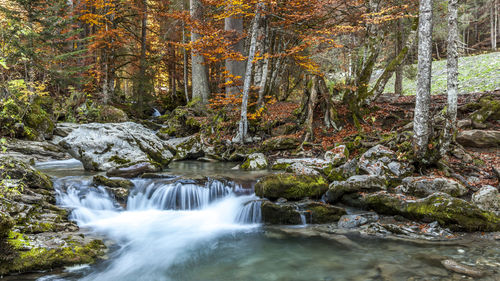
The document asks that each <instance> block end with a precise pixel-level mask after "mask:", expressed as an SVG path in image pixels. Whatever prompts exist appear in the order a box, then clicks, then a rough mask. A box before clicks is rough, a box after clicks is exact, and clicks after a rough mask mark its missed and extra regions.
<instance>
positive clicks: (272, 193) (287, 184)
mask: <svg viewBox="0 0 500 281" xmlns="http://www.w3.org/2000/svg"><path fill="white" fill-rule="evenodd" d="M327 189H328V184H327V182H326V180H325V179H324V178H323V177H322V176H313V175H295V174H287V173H284V174H272V175H268V176H266V177H264V178H263V179H261V180H260V181H259V182H258V183H257V184H256V185H255V193H256V194H257V196H260V197H265V198H268V199H278V198H280V197H283V198H286V199H288V200H300V199H303V198H305V197H310V198H320V197H321V196H322V195H323V194H324V193H325V192H326V191H327Z"/></svg>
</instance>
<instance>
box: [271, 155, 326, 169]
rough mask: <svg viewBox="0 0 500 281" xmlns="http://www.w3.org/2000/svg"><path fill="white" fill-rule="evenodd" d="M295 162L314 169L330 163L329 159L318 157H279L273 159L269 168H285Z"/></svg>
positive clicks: (322, 167)
mask: <svg viewBox="0 0 500 281" xmlns="http://www.w3.org/2000/svg"><path fill="white" fill-rule="evenodd" d="M296 163H297V164H301V165H303V166H306V167H309V168H312V169H316V170H322V169H324V168H325V167H327V166H328V165H329V164H330V162H329V161H327V160H323V159H319V158H292V159H288V158H279V159H276V161H274V163H273V165H272V167H271V168H272V169H273V170H286V169H287V168H288V167H289V166H291V165H292V164H296Z"/></svg>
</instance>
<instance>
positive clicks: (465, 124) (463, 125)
mask: <svg viewBox="0 0 500 281" xmlns="http://www.w3.org/2000/svg"><path fill="white" fill-rule="evenodd" d="M470 126H472V120H470V119H463V120H458V121H457V128H459V129H464V128H469V127H470Z"/></svg>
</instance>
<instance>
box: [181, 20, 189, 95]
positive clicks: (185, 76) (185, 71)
mask: <svg viewBox="0 0 500 281" xmlns="http://www.w3.org/2000/svg"><path fill="white" fill-rule="evenodd" d="M186 42H187V41H186V28H185V27H184V22H182V43H183V44H186ZM182 55H183V61H184V63H183V65H182V71H183V83H184V94H185V95H186V103H189V91H188V55H187V51H186V48H182Z"/></svg>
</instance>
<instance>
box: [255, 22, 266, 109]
mask: <svg viewBox="0 0 500 281" xmlns="http://www.w3.org/2000/svg"><path fill="white" fill-rule="evenodd" d="M263 36H264V37H263V38H262V39H261V40H262V41H264V42H265V43H264V49H263V51H262V54H263V53H264V52H265V50H266V49H267V48H268V47H269V25H266V29H265V32H264V34H263ZM261 71H262V74H261V78H260V79H261V80H260V84H259V98H258V100H257V107H259V108H260V107H262V105H263V104H264V94H265V92H266V86H267V78H268V76H269V58H268V57H266V58H265V59H264V62H263V64H262V69H261Z"/></svg>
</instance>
